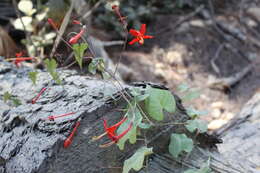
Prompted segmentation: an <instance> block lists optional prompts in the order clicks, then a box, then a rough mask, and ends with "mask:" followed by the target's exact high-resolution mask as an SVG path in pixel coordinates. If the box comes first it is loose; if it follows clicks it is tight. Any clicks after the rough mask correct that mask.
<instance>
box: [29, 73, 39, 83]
mask: <svg viewBox="0 0 260 173" xmlns="http://www.w3.org/2000/svg"><path fill="white" fill-rule="evenodd" d="M37 74H38V72H37V71H34V72H33V71H32V72H29V78H30V79H31V80H32V82H33V84H34V85H36V80H37Z"/></svg>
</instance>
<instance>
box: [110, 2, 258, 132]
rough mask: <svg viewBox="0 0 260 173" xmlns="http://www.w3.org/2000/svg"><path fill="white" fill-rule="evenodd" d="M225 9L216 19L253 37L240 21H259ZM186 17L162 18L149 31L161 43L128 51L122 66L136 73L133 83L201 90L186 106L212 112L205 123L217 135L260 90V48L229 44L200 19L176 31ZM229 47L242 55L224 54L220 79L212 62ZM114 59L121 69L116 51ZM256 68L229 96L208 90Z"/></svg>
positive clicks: (112, 53)
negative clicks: (213, 84) (221, 80)
mask: <svg viewBox="0 0 260 173" xmlns="http://www.w3.org/2000/svg"><path fill="white" fill-rule="evenodd" d="M225 5H226V6H222V7H221V8H220V10H218V11H217V12H216V14H215V17H216V18H220V19H221V20H223V21H225V22H227V23H228V24H230V25H234V26H238V28H239V29H240V30H242V31H243V32H245V33H246V34H249V35H250V34H251V33H250V32H249V31H248V29H247V28H246V27H245V26H243V25H242V24H241V23H240V20H239V18H238V17H237V16H239V15H242V17H241V18H243V19H246V20H249V21H251V20H253V19H251V18H249V19H248V15H247V14H246V13H242V14H240V13H239V12H241V11H240V10H238V9H239V8H240V7H239V5H235V4H234V3H233V4H232V6H230V4H225ZM240 5H241V4H240ZM242 5H243V4H242ZM250 5H252V6H253V5H254V4H247V7H250ZM259 7H260V6H259ZM235 9H236V10H235ZM190 12H192V11H187V14H188V13H190ZM181 17H183V15H161V16H157V18H156V19H155V20H154V22H153V23H150V24H149V25H148V26H147V28H148V31H147V32H148V33H147V34H148V35H154V36H155V38H154V39H151V40H145V43H144V45H143V46H140V45H137V44H136V45H134V46H128V48H127V50H126V51H124V52H123V58H122V60H121V63H123V64H125V65H127V66H128V67H129V68H130V69H132V70H133V72H134V73H135V75H134V77H133V78H131V79H130V80H129V81H128V82H131V81H136V80H137V81H151V82H157V83H163V84H165V85H166V86H168V87H169V88H170V89H171V90H173V91H176V88H177V86H178V85H179V84H181V83H186V84H188V85H189V86H190V87H192V88H197V89H199V90H200V93H201V95H200V98H198V99H195V100H193V101H192V102H187V103H186V105H187V106H189V105H190V104H191V105H193V106H194V107H195V108H197V109H199V110H207V111H208V115H206V116H203V117H201V118H202V119H204V120H207V121H208V122H210V123H209V129H212V130H214V129H217V128H219V127H221V126H222V125H223V124H225V123H227V122H228V121H229V120H230V119H231V118H233V117H234V116H235V115H236V114H237V113H238V112H239V111H240V109H241V108H242V106H243V105H244V104H245V103H246V102H247V101H248V100H249V99H250V98H251V97H252V95H254V93H255V92H256V90H257V89H259V88H260V73H259V72H260V68H259V65H260V52H259V51H258V49H259V47H255V46H254V45H252V43H251V42H247V41H239V40H237V39H236V38H234V37H232V36H231V35H230V36H231V37H232V40H231V41H226V40H225V39H224V38H223V36H222V35H221V34H219V33H218V32H217V31H216V29H215V27H214V26H213V25H207V24H205V20H204V19H202V18H201V17H200V16H194V17H192V18H190V19H189V20H188V21H185V22H183V23H182V24H181V25H179V26H178V27H177V28H171V27H172V26H174V24H175V23H176V21H177V20H178V19H180V18H181ZM241 18H240V19H241ZM254 21H255V20H254ZM259 27H260V25H259V21H258V23H257V25H256V26H254V27H251V28H250V30H251V31H252V30H255V31H256V32H257V29H259ZM163 30H165V32H163ZM161 31H162V32H161ZM226 34H228V33H226ZM225 44H230V45H232V46H233V47H235V49H236V50H238V51H241V52H238V53H235V52H233V51H231V50H230V49H227V48H224V49H223V50H222V51H221V52H220V54H219V57H218V58H217V60H216V65H217V67H218V68H219V70H220V73H219V74H218V73H217V72H216V71H214V69H213V68H212V65H211V63H210V61H211V59H212V58H214V56H215V54H216V51H217V49H218V48H219V47H220V46H221V45H225ZM110 56H111V57H114V59H113V60H114V61H115V63H116V62H117V60H118V58H119V54H118V49H117V50H116V51H115V50H113V49H112V50H110ZM250 63H251V64H253V67H252V69H251V71H250V73H249V74H247V75H246V76H245V77H244V78H243V79H241V80H239V82H238V83H236V84H235V85H234V86H232V87H231V88H229V89H228V90H227V91H222V90H214V89H211V88H209V87H208V85H207V83H208V82H209V78H211V76H214V77H217V78H223V77H228V76H232V75H234V74H236V73H238V72H240V71H241V70H242V69H243V68H245V67H246V66H247V65H248V64H250ZM177 93H178V91H177ZM179 94H181V93H179Z"/></svg>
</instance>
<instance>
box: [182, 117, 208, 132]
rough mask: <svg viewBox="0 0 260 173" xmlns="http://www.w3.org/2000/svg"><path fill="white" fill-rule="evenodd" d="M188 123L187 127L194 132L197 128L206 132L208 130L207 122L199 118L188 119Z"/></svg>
mask: <svg viewBox="0 0 260 173" xmlns="http://www.w3.org/2000/svg"><path fill="white" fill-rule="evenodd" d="M187 123H188V124H186V125H185V127H186V128H187V130H189V131H190V132H194V131H195V130H196V129H197V130H199V132H200V133H204V132H206V131H207V130H208V125H207V123H206V122H204V121H202V120H197V119H195V120H188V121H187Z"/></svg>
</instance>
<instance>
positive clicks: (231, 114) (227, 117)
mask: <svg viewBox="0 0 260 173" xmlns="http://www.w3.org/2000/svg"><path fill="white" fill-rule="evenodd" d="M234 116H235V114H234V113H232V112H227V113H225V114H224V116H223V117H224V119H225V120H227V121H229V120H231V119H232V118H234Z"/></svg>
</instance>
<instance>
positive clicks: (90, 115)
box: [0, 59, 259, 173]
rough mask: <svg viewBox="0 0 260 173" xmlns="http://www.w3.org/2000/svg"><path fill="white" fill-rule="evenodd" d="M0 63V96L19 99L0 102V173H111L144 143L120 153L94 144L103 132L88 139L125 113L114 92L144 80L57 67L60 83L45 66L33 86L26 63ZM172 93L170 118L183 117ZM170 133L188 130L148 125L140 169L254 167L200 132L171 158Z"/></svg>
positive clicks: (164, 172) (123, 103) (234, 169)
mask: <svg viewBox="0 0 260 173" xmlns="http://www.w3.org/2000/svg"><path fill="white" fill-rule="evenodd" d="M0 64H1V66H0V83H1V87H0V95H1V96H2V95H3V93H4V92H6V91H9V92H11V94H12V95H13V96H16V97H17V98H19V99H20V100H21V102H22V105H20V106H18V107H11V106H10V104H11V103H10V102H8V103H4V102H3V101H2V100H0V101H1V104H0V106H1V107H0V108H1V109H0V173H35V172H37V173H46V172H47V173H83V172H86V173H95V172H97V173H100V172H102V173H110V172H111V173H117V172H122V165H123V161H124V160H125V159H127V158H129V157H130V156H131V155H132V154H133V151H135V150H136V149H138V148H139V147H140V146H142V145H144V142H143V141H138V142H137V144H135V145H130V144H127V145H126V147H125V150H124V151H120V150H119V149H118V147H117V146H116V145H113V146H111V147H108V148H99V145H100V144H104V143H106V142H107V141H108V139H106V138H103V139H101V140H99V141H95V142H92V140H91V139H92V137H93V136H97V135H100V134H102V133H104V129H103V124H102V121H101V119H102V118H103V117H105V118H106V119H107V120H108V122H109V124H113V123H115V122H117V121H118V120H120V119H121V117H122V114H123V113H122V112H119V111H118V109H121V108H125V106H126V101H125V100H124V99H123V98H122V97H121V96H120V95H121V92H125V91H127V89H129V88H132V87H146V85H150V84H146V83H144V84H142V85H135V86H128V85H123V86H119V85H118V84H117V83H116V82H113V81H106V80H98V79H93V78H90V77H87V76H83V75H81V76H80V75H77V73H76V72H75V71H62V73H60V75H61V79H62V81H63V84H62V85H55V83H53V82H52V80H51V77H50V76H49V74H48V73H47V72H44V71H39V74H38V80H37V85H36V86H34V85H33V84H32V83H31V81H30V79H28V77H27V76H28V75H27V73H28V72H29V71H30V70H31V69H29V68H21V69H16V68H15V67H14V66H13V65H12V64H10V63H6V62H3V61H2V60H1V59H0ZM43 87H46V88H47V90H46V91H45V92H44V93H43V94H42V95H41V96H40V98H39V100H38V101H37V102H36V104H31V100H32V98H33V97H35V95H37V94H38V93H39V91H40V90H41V89H42V88H43ZM153 87H156V86H153ZM1 98H2V97H1ZM175 99H176V102H177V112H176V113H174V119H175V120H176V121H177V122H184V121H186V120H187V119H188V118H189V117H188V115H187V114H186V111H185V109H184V108H183V106H182V104H181V100H180V99H179V98H178V96H176V95H175ZM258 103H259V102H258ZM70 112H75V114H73V115H70V116H67V117H62V118H57V119H55V120H54V121H49V120H46V118H48V116H51V115H60V114H65V113H70ZM168 116H170V115H168ZM77 121H79V122H80V126H79V127H78V129H77V132H76V135H75V136H74V139H73V141H72V144H71V145H70V146H69V147H68V148H64V147H63V142H64V140H65V139H66V138H67V137H68V136H69V135H70V132H71V131H72V129H73V128H74V125H75V123H76V122H77ZM258 127H259V126H258ZM173 132H185V133H187V135H188V136H194V134H190V133H188V132H187V131H186V130H185V128H184V127H183V126H180V125H168V126H163V127H158V128H157V129H154V130H153V131H148V132H147V139H148V141H147V143H148V147H151V146H156V147H155V148H154V152H155V153H156V154H153V155H152V156H151V157H149V159H148V160H147V161H148V162H147V163H148V164H147V166H146V168H144V169H143V170H141V171H140V172H145V171H146V170H148V172H149V173H150V172H151V173H160V172H161V173H167V172H171V173H172V172H176V173H177V172H178V173H179V172H183V171H184V170H186V169H188V168H199V167H200V166H201V165H202V163H204V162H206V161H207V160H208V159H209V158H210V167H211V168H212V170H213V171H214V172H230V173H238V172H243V173H245V172H248V173H249V172H254V171H255V170H254V168H255V164H253V163H251V162H250V163H249V162H244V160H245V159H246V158H244V159H243V158H241V160H242V159H243V162H242V163H243V165H241V163H239V161H240V160H238V159H237V158H234V157H228V155H226V154H225V152H227V151H228V152H233V153H235V150H234V151H233V150H232V151H231V150H227V149H226V150H225V147H224V149H223V150H222V151H224V152H223V153H219V152H218V151H217V149H216V147H215V143H217V142H218V138H217V137H215V136H211V135H208V134H206V133H205V134H201V135H199V136H198V137H197V138H194V141H195V142H197V143H200V144H199V145H197V146H196V147H195V149H194V150H193V151H192V153H191V154H189V155H183V156H181V158H180V159H179V160H176V159H173V158H172V157H171V156H170V155H169V154H167V153H168V147H167V146H168V144H169V136H170V134H171V133H173ZM258 135H259V134H258ZM226 138H227V139H229V138H228V137H224V139H226ZM230 139H231V138H230ZM223 145H225V144H223ZM230 145H231V144H229V146H230ZM258 148H259V147H258ZM243 151H244V150H243ZM247 152H250V151H247ZM254 152H255V150H254Z"/></svg>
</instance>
